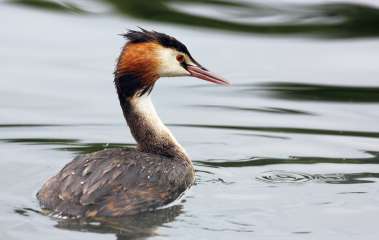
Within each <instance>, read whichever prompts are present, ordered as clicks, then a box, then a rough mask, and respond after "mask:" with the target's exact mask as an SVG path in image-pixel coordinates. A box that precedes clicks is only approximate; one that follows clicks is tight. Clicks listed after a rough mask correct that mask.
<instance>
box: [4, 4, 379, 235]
mask: <svg viewBox="0 0 379 240" xmlns="http://www.w3.org/2000/svg"><path fill="white" fill-rule="evenodd" d="M0 22H1V28H0V169H1V174H0V237H1V238H2V239H83V238H85V237H87V238H92V239H216V238H217V239H220V240H221V239H232V238H235V239H253V238H256V239H273V238H275V239H291V240H293V239H366V240H368V239H377V237H378V235H379V230H378V228H377V216H378V215H379V188H378V178H379V166H378V163H379V124H378V119H379V79H378V76H379V64H378V63H379V41H378V37H379V1H377V0H341V1H337V0H307V1H305V0H280V1H279V0H269V1H263V0H256V1H254V0H237V1H231V0H154V1H147V0H124V1H121V0H97V1H96V0H92V1H90V0H76V1H73V0H72V1H63V0H62V1H59V0H56V1H52V0H43V1H42V0H41V1H39V0H14V1H10V0H9V1H7V0H6V1H0ZM138 26H139V27H143V28H146V29H148V30H150V29H152V30H156V31H160V32H164V33H167V34H170V35H173V36H175V37H176V38H178V39H179V40H180V41H182V42H184V43H185V44H186V45H187V47H188V48H189V50H190V52H191V53H192V55H193V56H194V57H195V58H196V59H197V60H198V61H199V62H200V63H201V64H203V65H204V66H206V67H207V68H209V69H210V70H212V71H213V72H217V73H219V75H221V76H223V77H224V78H226V79H228V80H229V81H230V82H231V83H232V86H231V87H220V86H215V85H210V84H207V83H205V82H202V81H197V80H196V79H192V78H170V79H161V80H160V81H159V82H158V84H157V85H156V87H155V89H154V91H153V93H152V97H153V100H154V103H155V106H156V108H157V111H158V112H159V114H160V116H161V117H162V119H163V121H164V122H165V123H167V124H168V125H169V127H170V129H172V131H173V133H174V135H175V136H176V138H177V139H178V140H179V142H181V143H182V145H183V146H184V147H185V148H186V149H187V151H188V153H189V155H190V156H191V158H192V159H193V161H194V164H195V168H196V175H197V182H196V185H195V186H193V187H192V188H191V189H190V191H188V192H187V193H186V194H185V195H184V196H183V198H182V199H181V200H179V201H177V202H175V203H174V204H171V205H170V206H169V207H167V208H163V209H160V210H158V211H155V212H152V213H146V214H143V215H139V216H134V217H129V218H127V219H118V220H115V219H108V220H106V221H102V222H82V221H79V222H75V221H68V220H65V219H56V218H53V217H47V216H44V215H42V214H40V213H39V205H38V202H37V200H36V198H35V194H36V192H37V191H38V189H39V187H40V186H41V185H42V183H43V182H44V181H45V180H46V178H47V177H49V176H51V175H54V174H55V173H56V172H57V171H58V170H59V169H61V168H62V167H63V166H64V165H65V164H66V163H67V162H69V161H70V160H71V159H72V158H73V157H75V156H76V155H78V154H80V153H87V152H93V151H96V150H101V149H104V148H111V147H119V146H123V147H133V146H134V140H133V138H132V137H131V135H130V133H129V130H128V128H127V126H126V124H125V123H124V120H123V116H122V112H121V109H120V107H119V103H118V99H117V96H116V93H115V90H114V86H113V70H114V65H115V61H116V59H117V57H118V54H119V52H120V49H121V47H122V46H123V44H124V43H125V40H124V39H123V38H122V37H121V36H119V35H118V34H120V33H124V32H125V31H127V29H137V27H138Z"/></svg>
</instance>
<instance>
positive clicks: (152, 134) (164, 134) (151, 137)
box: [123, 95, 189, 160]
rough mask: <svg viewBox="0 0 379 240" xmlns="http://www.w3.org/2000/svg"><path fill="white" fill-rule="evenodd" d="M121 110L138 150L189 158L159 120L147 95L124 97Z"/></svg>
mask: <svg viewBox="0 0 379 240" xmlns="http://www.w3.org/2000/svg"><path fill="white" fill-rule="evenodd" d="M123 111H124V116H125V119H126V121H127V123H128V125H129V128H130V131H131V133H132V135H133V137H134V138H135V140H136V141H137V143H138V149H139V150H140V151H142V152H148V153H154V154H159V155H164V156H167V157H173V158H180V159H185V160H189V158H188V157H187V154H186V152H185V150H184V148H183V147H182V146H181V145H180V144H179V143H178V142H177V141H176V139H175V138H174V136H173V135H172V133H171V132H170V130H169V129H168V128H167V127H166V126H165V125H164V124H163V123H162V121H161V120H160V118H159V116H158V114H157V112H156V111H155V108H154V105H153V104H152V102H151V99H150V96H149V95H144V96H141V97H139V96H134V97H131V98H128V99H126V100H125V104H124V106H123Z"/></svg>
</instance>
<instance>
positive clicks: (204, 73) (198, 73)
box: [187, 65, 230, 86]
mask: <svg viewBox="0 0 379 240" xmlns="http://www.w3.org/2000/svg"><path fill="white" fill-rule="evenodd" d="M187 71H188V72H189V73H190V74H191V76H192V77H195V78H200V79H203V80H205V81H209V82H213V83H217V84H222V85H226V86H227V85H230V83H229V82H228V81H226V80H225V79H222V78H221V77H219V76H217V75H215V74H213V73H211V72H209V71H208V70H206V69H204V68H201V67H198V66H194V65H188V66H187Z"/></svg>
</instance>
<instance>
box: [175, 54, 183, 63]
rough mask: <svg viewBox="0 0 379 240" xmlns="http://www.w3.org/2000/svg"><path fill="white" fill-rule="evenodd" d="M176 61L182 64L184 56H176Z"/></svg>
mask: <svg viewBox="0 0 379 240" xmlns="http://www.w3.org/2000/svg"><path fill="white" fill-rule="evenodd" d="M176 60H178V62H180V63H182V62H184V56H183V55H178V56H176Z"/></svg>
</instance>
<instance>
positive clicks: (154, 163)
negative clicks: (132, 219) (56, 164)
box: [37, 149, 194, 217]
mask: <svg viewBox="0 0 379 240" xmlns="http://www.w3.org/2000/svg"><path fill="white" fill-rule="evenodd" d="M193 180H194V173H193V168H192V166H191V165H190V163H189V162H187V161H180V160H178V159H174V158H167V157H164V156H159V155H152V154H148V153H142V152H139V151H137V150H134V149H109V150H103V151H99V152H95V153H90V154H85V155H81V156H78V157H77V158H75V159H74V160H73V161H72V162H70V163H69V164H67V165H66V166H65V167H64V168H63V169H62V170H61V171H60V172H59V173H58V174H57V175H56V176H54V177H51V178H50V179H49V180H48V181H47V182H46V183H45V184H44V185H43V186H42V189H41V190H40V191H39V192H38V195H37V197H38V199H39V200H40V203H41V206H42V207H43V208H46V209H54V213H56V214H62V215H65V216H70V217H97V216H125V215H131V214H135V213H138V212H143V211H147V210H151V209H155V208H157V207H160V206H162V205H165V204H167V203H170V202H171V201H173V200H175V199H176V198H177V197H179V196H180V194H181V193H182V192H183V191H184V190H186V189H187V188H188V187H189V186H190V185H191V184H192V182H193Z"/></svg>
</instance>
